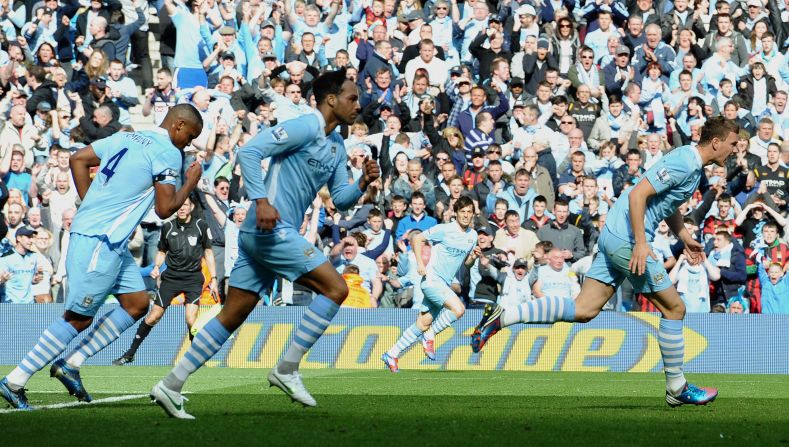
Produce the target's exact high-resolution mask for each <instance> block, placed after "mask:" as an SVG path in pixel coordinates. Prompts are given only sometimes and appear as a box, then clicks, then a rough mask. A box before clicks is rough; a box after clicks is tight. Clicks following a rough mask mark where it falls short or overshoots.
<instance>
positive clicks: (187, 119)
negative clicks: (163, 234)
mask: <svg viewBox="0 0 789 447" xmlns="http://www.w3.org/2000/svg"><path fill="white" fill-rule="evenodd" d="M202 128H203V120H202V118H201V117H200V113H199V112H198V111H197V109H195V108H194V107H193V106H191V105H188V104H182V105H177V106H175V107H173V108H171V109H170V111H169V112H168V113H167V116H166V117H165V118H164V120H163V121H162V124H161V126H160V128H158V129H156V130H153V131H144V132H118V133H116V134H114V135H112V136H110V137H107V138H105V139H102V140H99V141H94V142H93V143H92V144H91V145H90V146H88V147H86V148H84V149H82V150H80V151H79V152H77V153H76V154H74V155H73V156H72V157H71V161H70V163H71V170H72V172H73V175H74V184H75V185H76V187H77V193H78V194H79V197H80V199H82V204H81V205H80V207H79V211H78V212H77V214H76V216H75V217H74V222H73V223H72V224H71V239H70V240H69V246H68V255H67V257H66V270H67V271H68V275H69V278H70V281H69V285H70V286H69V288H68V294H67V296H66V312H65V313H64V314H63V318H61V319H59V320H57V321H55V322H54V323H53V324H52V325H51V326H49V328H47V330H45V331H44V333H43V334H42V335H41V338H40V339H39V340H38V343H37V344H36V345H35V346H34V347H33V349H32V350H31V351H30V352H29V353H28V354H27V355H26V356H25V358H24V359H23V360H22V362H21V363H20V364H19V365H18V366H17V367H16V368H14V370H13V371H11V373H10V374H8V376H7V377H5V378H4V379H3V380H2V381H0V394H2V396H3V397H4V398H5V399H6V400H7V401H8V402H9V403H10V404H11V405H12V406H14V407H15V408H19V409H30V405H29V404H28V401H27V397H26V396H25V390H24V386H25V384H26V383H27V381H28V380H29V379H30V377H31V376H32V375H33V374H35V373H36V372H37V371H39V370H41V368H43V367H45V366H46V365H48V364H49V362H51V361H52V360H54V359H55V358H56V357H58V356H59V355H60V354H61V353H62V352H63V351H64V350H65V349H66V346H67V345H68V344H69V342H71V341H72V340H73V339H74V338H75V337H76V336H77V334H79V333H80V332H82V331H83V330H85V329H87V328H88V327H89V326H90V325H91V323H92V322H93V318H94V316H95V315H96V312H97V311H98V310H99V308H100V307H101V305H102V304H103V303H104V300H105V299H106V298H107V295H109V294H113V295H115V296H116V297H117V298H118V301H119V302H120V304H121V305H120V307H118V308H117V309H114V310H113V311H111V312H109V313H107V314H105V315H104V316H102V317H101V318H99V320H98V321H97V323H96V325H95V326H94V327H93V330H91V332H90V333H89V334H88V335H87V336H86V337H85V339H84V340H82V342H81V343H80V344H79V346H78V347H77V348H76V349H74V351H72V352H71V353H70V354H69V355H67V356H66V357H65V358H62V359H60V360H58V361H56V362H55V363H53V364H52V368H51V369H50V375H52V376H53V377H56V378H58V380H60V381H61V382H62V383H63V385H65V386H66V389H67V390H68V391H69V393H70V394H73V395H75V396H76V397H77V398H78V399H79V400H81V401H88V402H89V401H90V400H91V398H90V395H89V394H88V392H87V391H86V390H85V387H84V386H83V384H82V379H81V378H80V375H79V368H80V367H81V366H82V363H84V362H85V360H86V359H88V358H89V357H91V356H93V355H94V354H96V353H97V352H99V351H101V350H102V349H104V348H105V347H107V346H108V345H109V344H110V343H112V342H113V341H115V340H116V339H117V338H118V337H119V336H120V334H121V333H122V332H123V331H125V330H126V329H128V328H129V327H131V326H132V325H133V324H134V322H135V321H137V320H139V319H140V318H142V317H143V316H144V315H145V314H146V313H147V312H148V301H149V300H148V294H147V293H146V292H145V284H144V283H143V281H142V275H140V268H139V267H138V266H137V264H136V263H135V262H134V258H132V255H131V253H130V252H129V248H128V246H127V244H128V240H129V237H130V236H131V234H132V232H133V231H134V229H135V228H136V227H137V225H139V223H140V221H141V220H142V218H143V217H144V216H145V215H146V214H147V213H148V210H150V209H151V206H153V205H154V204H155V209H156V214H157V215H159V217H160V218H162V219H166V218H168V217H170V216H171V215H172V214H173V213H174V212H175V211H176V210H177V209H178V208H180V207H181V205H182V204H183V202H184V200H186V198H187V197H188V196H189V194H190V193H191V192H192V190H194V188H195V186H196V185H197V182H198V181H199V180H200V175H201V173H202V170H201V169H200V165H199V163H194V164H192V165H191V166H190V167H189V168H188V169H187V171H186V174H185V181H184V185H183V186H182V187H181V188H180V189H178V190H176V186H175V185H176V180H177V178H178V177H179V176H180V172H181V168H182V166H183V152H182V151H183V148H184V147H186V146H187V145H189V144H190V143H191V142H192V140H193V139H194V138H196V137H197V136H198V135H199V134H200V131H201V130H202ZM96 166H98V167H99V171H98V172H97V174H96V177H95V178H94V179H93V180H91V177H90V168H92V167H96Z"/></svg>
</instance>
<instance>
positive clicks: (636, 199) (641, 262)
mask: <svg viewBox="0 0 789 447" xmlns="http://www.w3.org/2000/svg"><path fill="white" fill-rule="evenodd" d="M655 194H656V191H655V188H654V187H653V186H652V184H651V183H650V182H648V181H641V182H638V184H637V185H636V187H635V188H633V189H631V190H630V194H629V195H628V197H629V199H630V228H631V230H632V231H633V240H634V241H635V244H634V245H633V254H632V256H631V257H630V271H631V272H633V273H635V274H637V275H639V276H640V275H643V274H644V272H645V271H646V267H647V256H651V257H652V258H653V259H657V256H655V253H653V252H652V248H650V246H649V244H648V243H647V235H646V231H645V229H644V215H645V214H646V209H647V200H649V198H650V197H652V196H654V195H655Z"/></svg>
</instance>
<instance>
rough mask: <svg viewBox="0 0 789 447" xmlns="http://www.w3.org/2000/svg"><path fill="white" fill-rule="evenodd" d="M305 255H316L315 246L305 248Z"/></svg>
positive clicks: (310, 256)
mask: <svg viewBox="0 0 789 447" xmlns="http://www.w3.org/2000/svg"><path fill="white" fill-rule="evenodd" d="M304 256H306V257H308V258H312V257H313V256H315V248H313V247H307V248H305V249H304Z"/></svg>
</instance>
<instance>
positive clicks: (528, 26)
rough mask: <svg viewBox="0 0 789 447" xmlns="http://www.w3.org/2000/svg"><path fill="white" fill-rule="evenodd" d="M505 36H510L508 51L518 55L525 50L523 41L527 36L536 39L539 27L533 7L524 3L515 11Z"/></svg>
mask: <svg viewBox="0 0 789 447" xmlns="http://www.w3.org/2000/svg"><path fill="white" fill-rule="evenodd" d="M504 34H506V35H508V36H510V39H511V42H510V51H512V52H513V53H518V52H520V51H523V50H524V49H525V41H526V38H527V37H529V36H532V37H535V38H536V37H537V36H538V35H539V34H540V27H539V24H538V23H537V11H536V10H535V9H534V6H532V5H530V4H528V3H524V4H522V5H520V6H519V7H518V9H516V10H515V17H513V19H512V24H511V28H509V27H508V29H507V30H505V33H504Z"/></svg>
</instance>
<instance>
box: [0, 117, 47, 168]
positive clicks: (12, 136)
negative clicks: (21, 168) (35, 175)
mask: <svg viewBox="0 0 789 447" xmlns="http://www.w3.org/2000/svg"><path fill="white" fill-rule="evenodd" d="M0 141H2V143H3V147H5V148H10V147H12V146H13V145H19V146H20V147H22V148H29V150H24V149H23V155H24V165H25V166H27V167H32V166H33V163H34V161H35V160H34V159H35V156H34V148H35V147H40V148H41V149H44V147H43V146H42V145H43V140H42V138H41V136H40V135H39V134H38V129H37V128H36V126H35V125H33V121H32V120H31V119H30V115H28V113H27V110H25V106H23V105H21V104H19V105H15V106H13V107H11V111H10V113H9V119H8V121H6V122H5V126H3V130H2V131H0ZM3 154H5V152H3Z"/></svg>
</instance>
